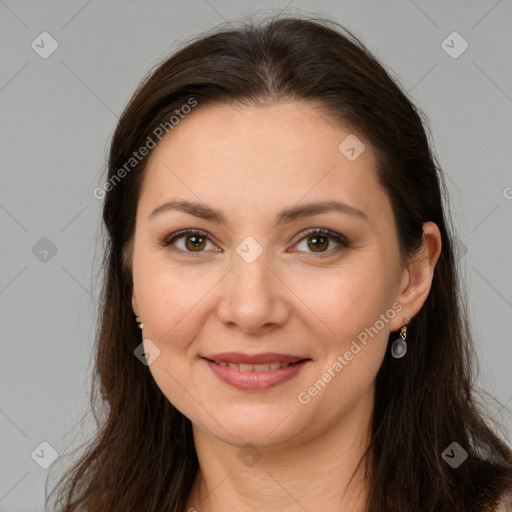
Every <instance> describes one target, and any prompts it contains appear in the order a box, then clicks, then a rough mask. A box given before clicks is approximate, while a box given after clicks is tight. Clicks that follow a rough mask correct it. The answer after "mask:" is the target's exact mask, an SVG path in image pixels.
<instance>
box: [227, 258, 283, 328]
mask: <svg viewBox="0 0 512 512" xmlns="http://www.w3.org/2000/svg"><path fill="white" fill-rule="evenodd" d="M220 285H221V286H222V291H221V293H222V298H221V301H220V305H219V309H218V317H219V319H220V320H221V321H222V322H223V323H225V324H227V325H229V326H230V327H233V326H237V327H238V328H239V329H240V330H241V331H243V332H245V333H248V334H258V333H260V332H261V333H264V332H267V331H269V330H272V329H275V328H277V327H279V326H282V325H284V324H285V323H286V322H287V320H288V318H289V315H290V311H291V307H290V303H289V298H290V294H291V291H290V290H289V288H288V287H287V286H286V284H285V283H284V282H283V281H282V280H281V279H280V277H279V276H278V275H277V272H276V271H275V270H273V269H271V268H270V266H269V261H268V259H267V258H266V254H265V252H263V254H261V255H260V256H259V257H258V258H257V259H256V260H254V261H252V262H251V263H248V262H247V261H245V260H244V259H243V258H241V257H239V256H238V255H235V257H234V261H233V266H232V268H231V270H230V271H229V272H228V273H227V275H226V276H225V277H224V279H223V280H222V281H221V284H220Z"/></svg>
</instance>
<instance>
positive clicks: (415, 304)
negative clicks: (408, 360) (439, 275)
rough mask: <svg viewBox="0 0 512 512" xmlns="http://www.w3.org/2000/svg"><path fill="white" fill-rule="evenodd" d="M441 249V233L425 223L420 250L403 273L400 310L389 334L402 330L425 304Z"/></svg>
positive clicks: (398, 298) (397, 296) (433, 226)
mask: <svg viewBox="0 0 512 512" xmlns="http://www.w3.org/2000/svg"><path fill="white" fill-rule="evenodd" d="M441 246H442V242H441V233H440V231H439V228H438V227H437V224H435V223H434V222H425V223H424V224H423V241H422V246H421V248H420V250H419V251H418V253H417V254H416V255H415V256H413V258H411V260H409V262H408V264H407V267H406V268H404V269H403V272H402V278H401V281H400V284H399V286H398V290H397V293H396V295H395V301H396V302H398V303H399V304H401V306H402V308H403V309H402V310H401V311H400V313H399V314H397V315H396V316H395V317H394V318H393V320H392V321H391V322H390V329H391V331H398V330H399V329H400V328H402V327H403V326H404V325H405V324H406V323H407V319H408V318H412V317H413V316H414V315H416V314H417V313H418V311H419V310H420V309H421V307H422V306H423V304H424V303H425V301H426V300H427V297H428V294H429V293H430V288H431V286H432V279H433V277H434V269H435V266H436V264H437V261H438V259H439V255H440V254H441Z"/></svg>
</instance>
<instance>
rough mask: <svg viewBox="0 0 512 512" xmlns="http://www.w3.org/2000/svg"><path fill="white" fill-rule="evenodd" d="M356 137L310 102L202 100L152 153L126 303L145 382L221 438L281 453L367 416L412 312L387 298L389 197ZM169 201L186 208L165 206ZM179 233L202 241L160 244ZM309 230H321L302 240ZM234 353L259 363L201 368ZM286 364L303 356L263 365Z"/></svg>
mask: <svg viewBox="0 0 512 512" xmlns="http://www.w3.org/2000/svg"><path fill="white" fill-rule="evenodd" d="M347 137H349V139H347ZM354 137H355V136H354V134H353V133H352V132H351V131H350V129H348V128H344V127H343V126H340V125H336V124H335V123H334V122H333V121H332V120H326V119H325V118H323V117H322V116H321V115H320V114H319V113H318V112H317V111H316V110H314V108H313V107H312V106H311V105H310V104H309V103H306V102H285V103H278V104H274V105H272V106H268V107H236V108H235V107H231V106H218V105H217V106H209V107H203V108H201V105H199V106H198V107H197V108H196V109H195V110H194V111H193V112H192V113H191V114H189V115H188V116H187V117H185V118H183V119H182V120H181V121H180V122H179V124H178V125H176V126H174V128H173V130H172V131H171V132H170V133H169V134H168V135H167V136H166V138H164V139H163V140H162V142H161V143H160V144H159V145H158V146H157V147H156V148H155V149H154V151H153V154H152V155H151V159H150V161H149V165H148V168H147V175H146V177H145V180H144V184H143V188H142V191H141V195H140V199H139V204H138V209H137V218H136V229H135V238H134V246H133V260H132V264H133V267H132V269H133V279H134V289H133V292H134V293H133V299H132V303H133V308H134V311H135V312H137V313H138V314H139V315H140V317H141V319H142V321H143V324H144V329H143V338H144V340H145V341H144V347H145V349H146V350H147V351H148V352H149V353H150V354H152V356H150V361H151V358H152V357H154V355H155V354H157V353H158V351H156V352H155V347H157V348H158V350H159V351H160V352H159V355H158V356H157V357H156V358H155V359H154V361H153V362H151V364H150V366H149V371H151V373H152V375H153V377H154V379H155V381H156V383H157V384H158V386H159V387H160V389H161V390H162V392H163V393H164V395H165V396H166V397H167V398H168V399H169V401H170V402H172V403H173V404H174V405H175V406H176V407H177V408H178V409H179V410H180V411H181V412H182V413H183V414H184V415H185V416H187V417H188V418H189V419H190V420H191V421H192V423H193V424H194V426H195V427H197V428H200V429H202V430H203V431H206V432H207V433H209V434H210V435H212V436H215V437H216V438H218V439H222V440H224V441H226V442H228V443H232V444H236V445H240V444H243V443H246V442H252V443H254V444H256V445H259V446H274V447H277V446H284V445H286V444H287V443H291V442H298V441H301V440H305V439H307V438H312V437H313V436H317V435H318V434H319V433H321V432H323V431H326V430H328V429H332V428H335V427H336V425H337V424H339V423H340V422H342V421H344V420H346V419H347V418H350V417H353V416H354V414H356V415H359V416H358V417H360V418H363V417H365V418H369V416H368V414H369V413H370V411H371V408H372V406H373V391H374V381H375V377H376V374H377V372H378V370H379V367H380V366H381V363H382V360H383V358H384V356H385V351H386V346H387V341H388V337H389V333H390V331H394V330H398V329H400V327H401V326H403V325H404V317H407V316H412V315H411V313H414V312H411V311H406V310H405V308H404V309H402V305H401V304H400V303H399V302H397V298H399V295H398V291H399V288H400V287H401V283H402V280H403V279H404V278H405V277H406V275H405V272H406V271H405V270H404V269H402V268H401V266H400V259H399V252H398V242H397V234H396V231H395V225H394V220H393V215H392V210H391V204H390V201H389V198H388V197H387V195H386V193H385V192H384V190H383V189H381V188H380V186H379V185H378V183H377V181H376V177H375V171H374V169H375V160H374V156H373V153H372V150H371V147H370V146H369V143H368V142H367V141H365V140H362V142H363V143H364V144H365V147H363V146H362V145H361V139H362V138H361V137H359V139H360V140H359V141H358V139H355V138H354ZM344 141H345V142H344ZM340 144H341V146H340ZM177 201H179V202H187V204H189V205H190V206H188V207H186V208H171V207H170V206H169V207H168V208H166V207H163V206H162V205H165V204H166V203H167V202H177ZM334 202H336V203H340V205H339V206H338V207H336V208H326V209H325V210H323V211H320V209H319V208H318V207H319V205H321V204H323V203H333V204H334ZM341 203H343V204H344V205H346V206H342V205H341ZM157 209H158V211H157V212H156V213H154V212H155V210H157ZM194 212H195V213H194ZM185 229H192V230H197V231H199V232H200V233H199V234H197V233H196V234H190V233H189V234H188V235H187V234H186V233H185V234H180V235H178V237H176V239H175V240H174V241H173V242H172V243H170V244H169V245H167V246H165V245H164V244H165V242H166V241H171V239H172V238H173V236H175V235H174V234H175V233H177V232H179V231H181V230H185ZM319 229H323V230H328V232H331V233H332V234H325V233H316V234H315V233H312V234H311V233H310V234H307V233H305V232H307V231H311V232H314V231H316V230H319ZM336 237H339V239H337V238H336ZM148 340H150V341H148ZM234 352H236V353H243V354H244V355H245V356H253V355H258V354H263V357H262V359H261V360H260V361H259V362H260V364H262V365H264V364H265V363H266V364H267V366H256V367H255V368H254V370H252V371H250V373H245V372H239V370H240V369H242V370H248V369H251V368H252V367H250V366H243V365H242V367H241V368H240V367H236V366H233V367H230V366H227V367H226V366H223V365H219V364H216V363H212V362H208V359H207V358H209V359H217V360H218V359H220V360H224V362H226V360H227V359H229V357H228V356H220V357H219V356H217V355H218V354H221V353H234ZM269 353H273V355H265V354H269ZM231 355H232V356H233V360H243V359H242V358H241V357H242V356H241V355H240V354H238V355H237V354H234V355H233V354H231ZM285 355H287V356H291V357H293V358H295V359H296V360H304V359H305V360H306V361H305V362H302V363H299V364H293V365H292V364H290V365H289V366H288V367H287V368H281V366H285V365H281V364H280V366H279V369H273V368H275V367H276V365H270V364H271V363H282V362H283V361H284V360H285V359H286V357H284V356H285ZM245 361H246V363H245V364H247V359H245ZM288 362H289V361H288ZM141 364H142V363H141ZM265 370H269V371H268V373H266V374H265V373H264V371H265Z"/></svg>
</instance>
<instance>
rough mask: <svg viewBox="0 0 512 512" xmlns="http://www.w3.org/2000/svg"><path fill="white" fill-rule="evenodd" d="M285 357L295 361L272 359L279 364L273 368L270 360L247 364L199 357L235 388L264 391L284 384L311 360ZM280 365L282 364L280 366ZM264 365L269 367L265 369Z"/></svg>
mask: <svg viewBox="0 0 512 512" xmlns="http://www.w3.org/2000/svg"><path fill="white" fill-rule="evenodd" d="M219 355H220V354H217V355H216V356H214V357H218V356H219ZM231 355H232V354H231ZM258 356H259V358H260V359H261V358H262V357H263V356H265V357H267V358H268V354H265V355H262V354H259V355H258ZM275 356H276V354H272V356H271V357H275ZM224 357H225V355H224ZM233 357H235V356H233ZM251 357H252V356H251ZM287 357H291V358H292V359H296V360H297V361H296V362H292V363H290V362H288V361H285V362H283V363H280V362H279V361H274V363H275V364H278V365H279V368H277V369H275V370H274V369H270V365H271V364H272V362H269V363H257V364H249V363H227V362H225V361H224V362H222V361H221V362H219V363H216V362H214V361H212V360H210V359H208V358H206V357H202V358H201V359H202V360H203V361H204V362H205V363H206V365H207V366H208V367H209V368H210V370H211V371H212V372H213V374H214V375H215V376H217V377H218V379H220V380H221V381H223V382H224V383H226V384H229V385H230V386H232V387H234V388H236V389H239V390H242V391H266V390H269V389H271V388H274V387H275V386H278V385H280V384H284V383H285V382H287V381H289V380H290V379H293V378H294V377H295V376H297V375H298V374H299V373H300V372H301V371H302V369H303V368H304V367H305V366H307V365H309V364H310V363H311V362H312V361H311V359H300V358H297V357H294V356H287ZM281 365H283V366H282V367H281ZM259 367H265V368H263V369H262V370H257V368H259ZM266 367H268V368H269V369H268V370H267V369H266Z"/></svg>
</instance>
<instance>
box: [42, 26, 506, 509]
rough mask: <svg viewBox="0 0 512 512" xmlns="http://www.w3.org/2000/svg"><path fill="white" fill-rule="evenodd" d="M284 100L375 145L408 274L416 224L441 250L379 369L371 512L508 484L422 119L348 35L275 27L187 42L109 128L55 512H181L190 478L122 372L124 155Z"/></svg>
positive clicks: (488, 494) (477, 505)
mask: <svg viewBox="0 0 512 512" xmlns="http://www.w3.org/2000/svg"><path fill="white" fill-rule="evenodd" d="M287 99H300V100H305V101H311V102H312V103H314V104H315V105H317V106H318V105H320V106H321V107H320V110H321V111H322V113H323V114H325V115H326V116H327V118H329V119H332V120H333V121H334V122H340V123H343V124H344V125H345V126H350V127H353V128H354V129H355V130H356V132H357V133H360V134H362V135H363V136H364V137H366V138H367V140H368V141H369V142H370V143H371V144H372V147H373V148H374V150H375V151H376V154H377V157H378V158H377V162H378V168H377V169H376V174H377V177H378V180H379V182H380V183H381V185H382V186H383V187H384V189H385V190H386V192H387V193H388V194H389V197H390V198H391V202H392V205H393V213H394V217H395V221H396V226H397V230H398V233H399V244H400V251H401V254H402V257H403V258H404V259H405V258H408V257H411V256H412V255H414V253H415V251H416V250H417V249H418V248H419V247H420V245H421V241H422V224H423V223H424V222H426V221H433V222H435V223H436V224H437V226H438V227H439V230H440V232H441V236H442V252H441V255H440V258H439V260H438V263H437V266H436V268H435V271H434V276H433V282H432V287H431V290H430V294H429V296H428V298H427V300H426V302H425V304H424V305H423V307H422V308H421V310H420V311H419V313H418V314H417V315H416V316H415V317H414V318H413V319H412V321H411V322H410V324H409V326H408V327H409V329H408V332H409V333H410V346H411V349H410V350H411V353H412V352H413V356H411V357H408V358H407V360H395V359H393V358H392V357H390V356H389V355H386V357H385V359H384V361H383V364H382V367H381V368H380V371H379V373H378V375H377V382H376V396H375V407H374V412H373V419H372V426H371V432H372V438H371V443H370V446H369V448H368V453H369V452H370V450H371V453H372V455H373V464H372V469H371V473H370V474H369V475H368V477H369V479H370V482H371V485H370V489H371V491H370V495H369V500H368V509H367V510H371V511H374V512H375V511H379V512H388V511H400V512H410V511H411V510H415V511H431V512H434V511H435V512H440V511H450V512H456V511H460V512H462V511H464V512H469V511H474V512H477V511H478V512H480V511H483V510H489V509H488V508H486V507H488V506H489V505H491V506H492V505H494V504H495V503H496V501H497V499H498V496H499V495H500V493H501V492H502V491H503V490H504V489H505V488H506V487H507V486H508V485H510V484H512V452H511V450H510V448H509V446H507V444H505V442H503V441H502V440H501V438H500V437H499V436H498V434H497V433H495V431H494V429H493V428H491V426H490V425H491V420H490V419H489V418H487V416H486V412H485V409H484V408H483V406H482V405H481V403H480V402H479V401H478V400H477V397H476V396H475V387H474V382H475V378H476V374H477V372H476V370H475V369H476V368H477V361H476V360H475V358H474V353H475V350H474V348H473V341H472V338H471V333H470V329H469V323H468V312H467V306H466V299H465V291H464V290H463V289H462V286H461V281H462V280H461V277H460V275H459V270H458V268H457V253H456V247H455V246H454V240H455V238H454V234H453V233H454V230H453V227H452V221H451V219H450V216H449V203H448V200H447V199H448V198H447V195H446V192H445V190H446V188H445V184H444V179H443V175H442V172H441V170H440V166H439V164H438V162H437V160H436V158H435V156H434V154H433V151H432V149H431V147H430V143H429V132H428V128H427V126H428V123H427V121H426V119H425V116H424V115H423V114H422V112H421V111H420V110H419V109H418V108H416V107H415V106H414V105H413V103H412V101H411V100H410V99H408V97H407V96H406V94H405V93H404V92H403V91H402V90H401V88H400V86H399V85H398V83H397V82H396V81H395V80H394V79H393V78H392V77H391V73H390V72H388V71H386V70H385V68H384V66H383V65H382V64H380V63H379V62H378V60H376V58H375V57H374V56H372V55H371V53H370V52H369V51H368V50H367V49H366V48H365V46H364V45H363V44H362V43H361V42H360V41H359V40H358V39H357V38H356V37H355V36H354V35H353V34H352V33H351V32H349V31H348V30H347V29H345V28H343V27H342V26H340V25H338V24H336V23H334V22H331V21H328V20H324V19H316V18H309V19H306V18H300V17H294V18H289V17H279V16H275V17H272V18H271V19H267V20H265V21H260V22H259V23H256V22H241V23H240V24H239V26H237V27H234V26H230V27H220V28H219V27H217V28H216V29H215V30H213V31H211V32H209V33H203V34H202V35H201V36H199V37H197V38H195V39H194V40H191V41H188V42H187V44H186V45H183V46H182V47H181V48H180V49H179V50H178V51H177V52H175V53H174V54H173V55H171V56H170V57H169V58H167V59H166V60H164V61H163V62H161V63H159V65H158V66H156V67H155V69H153V70H152V71H151V73H149V75H148V76H147V77H146V78H145V80H143V82H141V84H140V85H139V87H138V88H137V91H136V92H135V94H134V95H133V97H132V99H131V100H130V102H129V104H128V105H127V107H126V109H125V110H124V112H123V114H122V116H121V118H120V120H119V123H118V125H117V128H116V131H115V133H114V136H113V139H112V143H111V148H110V155H109V162H108V179H107V182H105V185H104V186H103V188H102V189H101V190H102V192H101V194H98V195H104V197H105V202H104V208H103V221H104V225H105V227H106V238H105V256H104V260H103V267H102V268H103V269H104V279H103V289H102V294H101V304H100V310H99V313H100V323H99V327H98V332H97V336H96V360H95V369H94V376H93V388H92V391H91V404H92V408H93V411H96V409H98V410H100V414H98V413H97V412H95V413H94V414H95V417H96V421H97V423H98V431H97V433H96V435H95V437H94V439H93V440H92V441H91V442H89V443H88V444H87V447H86V451H85V453H84V454H83V455H82V456H81V458H80V459H79V460H78V461H77V462H76V463H75V464H74V465H73V467H72V468H71V469H70V470H69V471H68V473H67V474H65V475H64V476H63V477H62V478H61V479H60V481H59V482H58V485H57V486H56V487H55V488H54V490H53V491H52V493H51V494H50V496H51V495H53V492H55V491H56V490H57V489H59V493H58V497H57V499H56V501H55V503H56V504H59V505H60V506H61V507H62V508H61V509H60V510H63V511H66V512H68V511H69V512H71V511H78V510H84V511H88V512H116V511H119V512H126V511H129V510H144V511H145V512H164V511H165V512H169V511H173V512H183V510H184V507H185V504H186V500H187V497H188V495H189V492H190V489H191V486H192V483H193V480H194V477H195V475H196V473H197V470H198V460H197V455H196V451H195V448H194V442H193V438H192V428H191V422H190V420H189V419H188V418H186V417H185V416H183V415H182V414H181V413H180V412H179V411H178V410H177V409H176V408H175V407H174V406H173V405H172V404H171V403H170V402H169V401H168V400H167V398H166V397H165V396H164V395H163V393H162V392H161V391H160V389H159V388H158V387H157V385H156V384H155V382H154V380H153V378H152V376H151V373H150V372H149V370H148V368H147V366H145V365H143V364H141V362H140V361H139V360H138V359H137V358H136V357H135V356H134V350H135V348H136V347H137V346H138V345H139V344H140V343H141V338H140V330H139V329H138V328H137V325H136V322H135V321H134V315H133V311H132V306H131V293H132V275H131V270H130V265H131V263H130V262H131V243H132V242H133V235H134V227H135V215H136V209H137V201H138V197H139V192H140V188H141V183H142V180H143V177H144V170H145V168H146V163H147V157H145V158H141V159H140V161H137V162H134V161H133V160H130V159H131V158H133V152H134V151H136V150H138V148H141V147H143V146H145V145H146V146H147V145H148V144H149V141H150V140H152V141H154V142H156V143H157V142H158V141H159V137H158V136H157V134H160V133H161V132H162V127H164V129H165V133H168V132H170V131H171V130H172V129H174V126H175V125H174V124H173V122H172V121H171V122H170V121H169V120H170V119H171V118H172V116H173V115H174V116H175V118H176V119H177V118H178V117H180V116H181V115H183V112H186V111H187V110H186V109H185V108H184V105H192V104H193V103H194V102H195V103H194V105H195V106H194V108H197V109H200V108H201V106H203V105H207V104H212V103H218V104H228V103H235V104H236V103H239V104H245V105H260V104H265V103H269V102H274V101H279V100H287ZM188 110H190V108H189V109H188ZM192 115H193V114H192ZM177 129H179V128H177ZM157 139H158V140H157ZM127 162H130V164H129V165H128V166H127ZM121 169H124V172H122V171H120V170H121ZM404 261H405V260H404ZM394 338H396V333H394V335H393V334H392V336H391V337H390V340H392V339H394ZM387 353H388V354H389V350H388V352H387ZM98 402H99V404H98ZM99 416H101V418H100V419H98V417H99ZM486 418H487V419H486ZM495 426H496V425H495ZM497 426H499V425H497ZM453 442H457V443H458V444H459V445H460V447H462V448H463V449H464V450H465V451H466V452H467V454H468V458H467V459H466V460H465V461H464V463H462V464H461V465H460V466H459V467H458V468H457V469H454V468H452V467H451V466H450V465H449V464H447V462H445V460H443V457H442V454H443V452H444V451H445V449H446V448H447V447H449V446H450V445H451V444H452V443H453ZM49 499H50V497H48V498H47V503H48V502H49Z"/></svg>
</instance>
